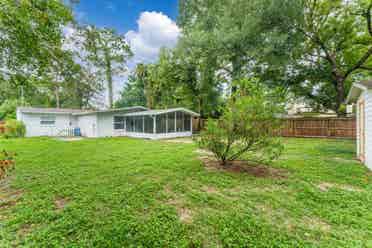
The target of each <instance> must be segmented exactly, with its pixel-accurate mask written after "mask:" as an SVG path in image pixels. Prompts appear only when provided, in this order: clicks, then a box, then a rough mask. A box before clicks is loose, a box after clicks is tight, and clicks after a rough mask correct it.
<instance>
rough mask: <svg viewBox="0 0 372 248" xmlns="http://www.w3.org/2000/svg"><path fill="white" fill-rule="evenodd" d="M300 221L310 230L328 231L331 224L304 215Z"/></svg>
mask: <svg viewBox="0 0 372 248" xmlns="http://www.w3.org/2000/svg"><path fill="white" fill-rule="evenodd" d="M302 222H303V223H304V224H305V226H306V227H307V228H308V229H311V230H319V231H322V232H329V231H330V230H331V226H330V225H329V224H328V223H326V222H325V221H323V220H321V219H319V218H317V217H314V216H312V217H307V216H306V217H304V218H303V219H302Z"/></svg>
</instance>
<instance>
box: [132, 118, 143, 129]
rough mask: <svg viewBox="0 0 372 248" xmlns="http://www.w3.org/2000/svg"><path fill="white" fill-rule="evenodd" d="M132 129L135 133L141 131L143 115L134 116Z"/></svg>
mask: <svg viewBox="0 0 372 248" xmlns="http://www.w3.org/2000/svg"><path fill="white" fill-rule="evenodd" d="M134 123H135V124H134V131H135V132H136V133H143V117H142V116H136V117H135V118H134Z"/></svg>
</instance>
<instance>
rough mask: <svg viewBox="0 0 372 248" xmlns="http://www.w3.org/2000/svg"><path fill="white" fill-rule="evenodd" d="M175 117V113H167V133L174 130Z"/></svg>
mask: <svg viewBox="0 0 372 248" xmlns="http://www.w3.org/2000/svg"><path fill="white" fill-rule="evenodd" d="M175 117H176V113H174V112H173V113H168V133H174V132H175V129H176V128H175V126H176V124H175V122H174V121H175Z"/></svg>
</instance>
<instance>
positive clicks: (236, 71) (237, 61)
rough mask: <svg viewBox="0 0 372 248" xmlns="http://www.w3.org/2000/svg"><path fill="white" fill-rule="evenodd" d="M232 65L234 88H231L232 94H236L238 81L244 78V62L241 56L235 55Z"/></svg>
mask: <svg viewBox="0 0 372 248" xmlns="http://www.w3.org/2000/svg"><path fill="white" fill-rule="evenodd" d="M231 65H232V73H231V79H232V87H231V94H234V93H235V92H236V91H237V85H235V83H236V81H238V80H240V79H241V78H242V69H243V60H242V57H241V56H240V55H234V56H233V57H232V59H231Z"/></svg>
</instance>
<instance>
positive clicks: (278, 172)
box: [200, 157, 288, 178]
mask: <svg viewBox="0 0 372 248" xmlns="http://www.w3.org/2000/svg"><path fill="white" fill-rule="evenodd" d="M200 159H201V160H202V161H203V163H204V165H205V167H206V168H208V169H216V170H224V171H228V172H233V173H246V174H249V175H252V176H254V177H260V178H287V176H288V172H287V171H286V170H283V169H276V168H272V167H269V166H265V165H259V164H250V163H249V162H247V161H242V160H235V161H229V162H228V163H227V164H226V165H225V166H222V165H221V164H220V163H219V162H218V161H216V160H215V159H211V158H210V157H200Z"/></svg>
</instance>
